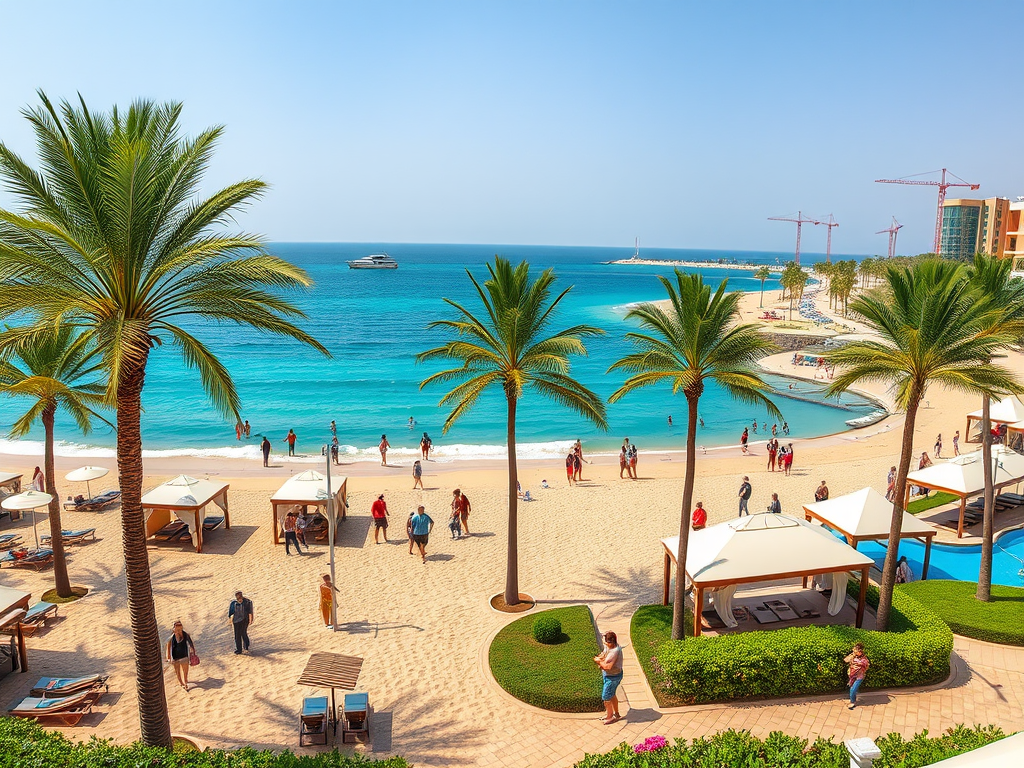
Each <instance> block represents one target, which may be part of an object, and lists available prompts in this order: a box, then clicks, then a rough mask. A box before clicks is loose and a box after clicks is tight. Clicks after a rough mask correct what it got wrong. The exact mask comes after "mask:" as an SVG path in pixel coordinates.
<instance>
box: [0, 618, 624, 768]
mask: <svg viewBox="0 0 1024 768" xmlns="http://www.w3.org/2000/svg"><path fill="white" fill-rule="evenodd" d="M541 616H547V617H550V618H553V619H555V620H556V621H558V623H559V624H560V625H561V632H564V633H565V634H564V635H562V637H561V640H562V642H559V643H558V644H556V645H545V644H543V643H539V642H537V641H536V640H535V639H534V636H533V627H534V622H535V619H534V617H533V616H524V617H522V618H521V619H516V620H515V621H513V622H512V623H511V624H509V625H508V626H507V627H504V628H503V629H502V630H501V631H500V632H499V633H498V634H497V635H496V636H495V638H494V640H493V641H492V642H491V647H490V650H489V651H488V661H489V663H490V667H491V674H493V675H494V679H495V680H496V681H497V682H498V685H500V686H501V687H502V688H504V689H505V690H506V691H508V692H509V693H511V694H512V695H513V696H515V697H516V698H517V699H519V700H520V701H525V702H526V703H527V704H532V705H533V706H535V707H541V708H543V709H549V710H552V711H553V712H600V711H602V710H603V709H604V706H603V705H602V704H601V671H600V669H598V666H597V665H596V664H595V663H594V656H596V655H597V653H598V647H597V633H596V632H595V630H594V617H593V616H592V615H591V613H590V609H589V608H587V607H586V606H584V605H574V606H570V607H568V608H555V609H553V610H549V611H542V612H541V613H539V614H537V618H540V617H541ZM0 768H3V767H2V765H0Z"/></svg>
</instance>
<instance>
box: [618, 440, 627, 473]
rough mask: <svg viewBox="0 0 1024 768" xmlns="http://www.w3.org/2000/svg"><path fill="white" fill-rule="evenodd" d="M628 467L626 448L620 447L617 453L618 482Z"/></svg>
mask: <svg viewBox="0 0 1024 768" xmlns="http://www.w3.org/2000/svg"><path fill="white" fill-rule="evenodd" d="M628 466H629V459H628V458H627V457H626V446H622V449H621V450H620V451H619V480H621V479H622V473H623V472H625V471H626V468H627V467H628Z"/></svg>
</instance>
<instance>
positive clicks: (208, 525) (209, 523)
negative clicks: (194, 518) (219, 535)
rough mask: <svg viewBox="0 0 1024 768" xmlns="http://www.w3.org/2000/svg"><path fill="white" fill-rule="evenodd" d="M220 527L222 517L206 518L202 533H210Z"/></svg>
mask: <svg viewBox="0 0 1024 768" xmlns="http://www.w3.org/2000/svg"><path fill="white" fill-rule="evenodd" d="M222 525H224V518H223V517H208V518H206V519H205V520H203V530H204V531H212V530H214V529H215V528H220V527H221V526H222Z"/></svg>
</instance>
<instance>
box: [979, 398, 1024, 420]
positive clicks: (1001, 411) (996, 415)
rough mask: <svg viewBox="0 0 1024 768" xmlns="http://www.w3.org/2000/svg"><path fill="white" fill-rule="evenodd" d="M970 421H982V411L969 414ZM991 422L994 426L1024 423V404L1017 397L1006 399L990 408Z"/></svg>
mask: <svg viewBox="0 0 1024 768" xmlns="http://www.w3.org/2000/svg"><path fill="white" fill-rule="evenodd" d="M967 418H968V419H971V420H973V419H980V418H981V409H980V408H979V409H978V410H976V411H971V412H970V413H969V414H967ZM989 421H991V422H992V423H993V424H1016V423H1017V422H1020V421H1024V402H1021V400H1020V398H1017V397H1004V398H1003V399H1002V400H1000V401H999V402H998V403H992V404H991V405H990V406H989Z"/></svg>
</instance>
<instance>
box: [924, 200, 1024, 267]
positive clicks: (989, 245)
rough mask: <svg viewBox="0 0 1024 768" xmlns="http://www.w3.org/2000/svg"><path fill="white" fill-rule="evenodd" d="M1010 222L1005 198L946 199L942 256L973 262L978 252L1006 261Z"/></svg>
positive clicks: (943, 211) (943, 208)
mask: <svg viewBox="0 0 1024 768" xmlns="http://www.w3.org/2000/svg"><path fill="white" fill-rule="evenodd" d="M1018 216H1019V213H1018ZM1009 221H1010V201H1009V200H1007V199H1006V198H1005V197H990V198H988V199H986V200H972V199H968V198H963V199H959V200H944V201H943V202H942V244H941V246H940V247H941V253H942V255H943V256H945V257H947V258H951V259H971V258H973V256H974V254H976V253H987V254H989V255H990V256H996V257H998V258H1003V256H1004V251H1005V248H1006V245H1007V242H1008V239H1007V237H1006V235H1007V230H1008V228H1009V226H1008V225H1009ZM1015 229H1016V228H1015ZM1014 247H1016V243H1014Z"/></svg>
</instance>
